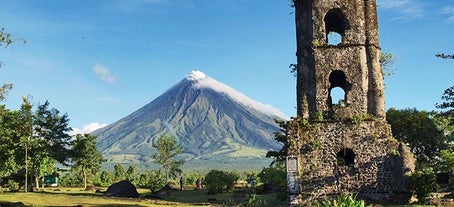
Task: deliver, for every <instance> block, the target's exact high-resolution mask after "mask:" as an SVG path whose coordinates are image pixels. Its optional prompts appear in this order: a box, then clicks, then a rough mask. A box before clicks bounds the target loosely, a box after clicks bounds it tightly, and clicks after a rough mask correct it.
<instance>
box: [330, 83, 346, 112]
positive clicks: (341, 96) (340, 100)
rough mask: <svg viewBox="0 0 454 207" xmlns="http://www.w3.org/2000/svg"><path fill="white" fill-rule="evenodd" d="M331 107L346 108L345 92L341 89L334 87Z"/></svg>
mask: <svg viewBox="0 0 454 207" xmlns="http://www.w3.org/2000/svg"><path fill="white" fill-rule="evenodd" d="M330 97H331V105H338V106H341V107H345V106H346V104H345V91H344V89H342V88H341V87H334V88H332V89H331V91H330Z"/></svg>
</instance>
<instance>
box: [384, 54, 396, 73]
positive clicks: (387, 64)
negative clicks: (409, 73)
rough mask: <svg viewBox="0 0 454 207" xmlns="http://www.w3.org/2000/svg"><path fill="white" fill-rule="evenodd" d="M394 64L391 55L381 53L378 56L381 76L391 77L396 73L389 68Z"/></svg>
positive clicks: (394, 59) (392, 55)
mask: <svg viewBox="0 0 454 207" xmlns="http://www.w3.org/2000/svg"><path fill="white" fill-rule="evenodd" d="M394 62H396V57H395V56H394V54H392V53H386V52H382V53H381V54H380V64H381V67H382V71H383V76H385V77H387V76H392V75H394V74H395V73H396V70H395V69H394V68H391V65H392V64H394Z"/></svg>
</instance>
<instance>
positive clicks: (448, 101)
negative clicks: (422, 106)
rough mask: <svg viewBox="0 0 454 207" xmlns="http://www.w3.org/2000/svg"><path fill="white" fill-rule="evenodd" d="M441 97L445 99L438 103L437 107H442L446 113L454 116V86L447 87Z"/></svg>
mask: <svg viewBox="0 0 454 207" xmlns="http://www.w3.org/2000/svg"><path fill="white" fill-rule="evenodd" d="M441 99H442V100H443V102H442V103H440V104H436V107H437V108H439V109H442V110H443V113H444V114H450V115H451V116H454V86H451V87H449V88H447V89H446V90H445V91H444V92H443V95H442V96H441ZM451 118H453V117H451ZM451 120H453V119H451ZM453 124H454V123H453Z"/></svg>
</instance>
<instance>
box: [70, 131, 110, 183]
mask: <svg viewBox="0 0 454 207" xmlns="http://www.w3.org/2000/svg"><path fill="white" fill-rule="evenodd" d="M72 147H73V149H72V153H73V156H72V158H73V160H72V161H73V163H74V167H75V168H76V169H78V170H79V171H80V172H81V173H82V176H83V179H84V187H87V177H88V176H89V175H95V174H96V173H97V172H98V171H99V170H100V169H101V162H102V161H103V160H104V159H103V157H102V155H101V152H99V151H98V149H97V148H96V137H95V136H92V135H90V134H84V135H82V134H77V135H76V139H75V140H74V141H73V142H72Z"/></svg>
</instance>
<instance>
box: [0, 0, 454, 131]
mask: <svg viewBox="0 0 454 207" xmlns="http://www.w3.org/2000/svg"><path fill="white" fill-rule="evenodd" d="M377 2H378V4H379V7H378V8H379V10H378V14H379V26H380V40H381V47H382V50H383V51H384V52H389V53H393V54H394V55H395V56H396V62H395V64H394V65H393V66H392V67H393V68H395V69H396V73H395V74H394V75H393V76H391V77H388V78H386V85H387V86H386V94H385V96H386V104H387V107H388V108H389V107H395V108H408V107H411V108H417V109H419V110H433V109H435V107H434V104H435V103H437V102H440V101H441V100H440V97H441V94H442V93H443V90H444V89H446V88H448V87H450V86H452V85H454V60H442V59H439V58H436V57H435V56H434V55H435V54H436V53H438V52H444V53H447V54H453V53H454V41H453V40H452V35H453V34H454V2H453V1H452V0H436V1H425V0H377ZM1 5H2V6H1V7H0V20H1V21H0V27H4V28H5V29H6V30H7V31H8V32H9V33H11V34H12V35H13V36H14V37H18V38H23V39H25V40H26V41H27V42H26V44H22V43H15V44H13V45H11V46H9V47H8V48H6V49H5V48H1V49H0V60H1V61H3V62H4V64H5V65H4V66H3V67H2V68H1V69H0V83H2V82H3V83H13V84H14V89H13V90H12V91H11V92H10V93H9V95H8V97H7V100H6V101H4V104H6V105H7V106H8V107H9V108H11V109H18V108H19V106H20V104H21V96H24V95H25V96H26V95H30V96H32V97H33V99H32V101H33V102H34V103H39V102H41V103H42V102H44V101H46V100H49V101H50V103H51V106H52V107H55V108H57V109H59V110H60V111H61V112H63V113H68V115H69V118H70V119H71V121H70V124H71V126H72V127H74V128H79V129H81V128H82V127H83V126H84V125H87V124H89V123H107V124H110V123H113V122H114V121H116V120H118V119H120V118H122V117H124V116H126V115H128V114H130V113H132V112H133V111H135V110H137V109H138V108H140V107H141V106H143V105H145V104H147V103H148V102H150V101H152V100H153V99H154V98H156V97H158V96H159V95H160V94H162V93H164V92H165V91H166V90H167V89H169V88H170V87H172V86H173V85H174V84H176V83H177V82H179V81H180V80H182V79H183V78H185V77H186V75H187V74H189V73H190V72H191V71H192V70H200V71H203V72H204V73H205V74H207V75H208V76H210V77H212V78H214V79H216V80H218V81H220V82H223V83H225V84H227V85H229V86H231V87H233V88H235V89H236V90H238V91H240V92H242V93H244V94H246V95H247V96H249V97H251V98H252V99H255V100H257V101H260V102H262V103H265V104H271V105H273V106H274V107H276V108H279V109H280V110H282V111H283V112H284V113H286V114H287V115H288V116H294V115H295V114H296V111H295V104H296V96H295V93H296V92H295V85H296V82H295V81H296V80H295V78H294V77H293V76H292V74H290V72H289V68H288V66H289V65H290V64H291V63H295V62H296V57H295V46H296V43H295V28H294V17H293V15H292V14H291V13H292V11H293V9H292V8H291V7H290V6H289V1H288V0H266V1H263V0H228V1H226V0H90V1H89V0H86V1H76V0H64V1H62V0H40V1H35V0H2V1H1ZM91 126H92V127H93V126H96V125H91Z"/></svg>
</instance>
